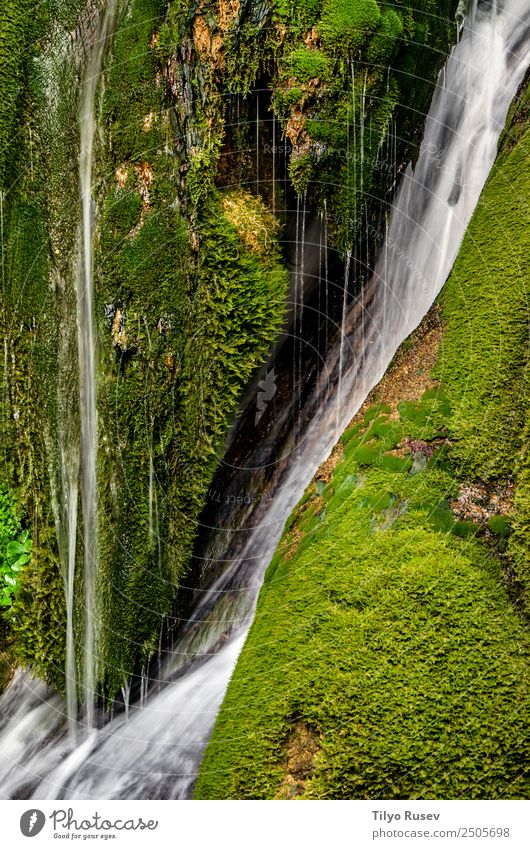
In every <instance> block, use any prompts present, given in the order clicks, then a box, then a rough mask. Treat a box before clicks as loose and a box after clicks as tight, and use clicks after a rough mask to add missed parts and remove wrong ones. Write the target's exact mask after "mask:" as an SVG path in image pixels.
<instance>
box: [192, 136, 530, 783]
mask: <svg viewBox="0 0 530 849" xmlns="http://www.w3.org/2000/svg"><path fill="white" fill-rule="evenodd" d="M526 138H527V135H526V134H524V135H523V136H522V137H520V140H519V143H518V144H517V145H516V146H515V147H513V148H512V149H511V150H510V151H509V152H508V153H507V154H506V155H503V156H502V157H501V158H500V160H499V162H498V163H497V166H496V168H495V169H494V172H493V173H492V176H491V178H490V180H489V181H488V183H487V185H486V188H485V190H484V193H483V195H482V198H481V200H480V203H479V206H478V208H477V210H476V213H475V215H474V217H473V220H472V222H471V224H470V227H469V231H468V234H467V236H466V239H465V240H464V244H463V247H462V249H461V252H460V255H459V258H458V260H457V263H456V265H455V269H454V271H453V274H452V276H451V278H450V280H449V281H448V284H447V285H446V288H445V290H444V293H443V296H442V304H443V314H444V318H445V322H446V326H445V335H444V338H443V343H442V347H441V349H440V353H439V357H438V362H437V366H436V376H437V377H438V378H439V380H440V383H441V388H439V389H436V390H431V391H429V392H426V393H425V394H424V395H423V397H422V398H421V400H420V401H417V402H410V401H407V402H403V403H401V404H399V405H398V411H399V414H400V419H399V423H395V422H391V421H390V420H388V418H387V417H386V416H385V415H384V414H381V411H380V408H378V405H377V404H376V405H374V406H373V407H372V408H370V410H369V411H368V412H367V414H366V415H365V417H364V421H363V423H362V426H361V427H359V425H357V426H356V427H355V428H353V429H352V430H350V431H349V432H348V433H347V435H346V436H345V438H344V442H345V455H344V459H343V460H342V462H341V463H340V464H339V465H338V466H337V468H336V469H335V471H334V474H333V480H332V483H331V484H330V485H329V486H328V487H326V488H325V489H324V490H323V492H322V493H318V491H317V492H316V493H315V491H314V489H310V490H309V498H307V497H306V499H305V503H304V507H303V511H304V512H301V511H300V508H298V509H297V510H295V511H294V513H293V517H292V519H291V522H290V523H289V525H288V527H287V528H286V531H285V534H284V538H283V540H282V542H281V544H280V547H279V549H278V551H277V553H276V555H275V558H274V560H273V564H271V568H270V570H269V572H268V573H267V580H266V583H265V585H264V587H263V590H262V592H261V594H260V597H259V601H258V608H257V612H256V618H255V621H254V624H253V626H252V629H251V631H250V634H249V637H248V639H247V642H246V644H245V646H244V649H243V652H242V654H241V657H240V660H239V662H238V664H237V666H236V669H235V672H234V674H233V677H232V680H231V682H230V685H229V688H228V692H227V695H226V698H225V701H224V703H223V706H222V708H221V712H220V714H219V717H218V721H217V724H216V726H215V729H214V732H213V736H212V738H211V741H210V744H209V747H208V749H207V751H206V756H205V759H204V762H203V765H202V768H201V772H200V775H199V779H198V782H197V785H196V790H195V795H196V797H197V798H239V799H241V798H274V797H282V798H285V797H289V795H290V794H291V793H292V794H295V795H301V796H303V797H304V798H318V799H326V798H331V799H345V798H369V799H403V798H424V799H447V798H464V799H468V798H469V799H475V798H492V799H497V798H529V797H530V772H529V770H528V766H527V764H528V757H529V755H530V748H529V746H530V744H529V743H528V739H527V735H526V731H525V729H526V726H527V724H528V721H529V719H530V697H529V695H528V693H529V682H528V675H529V672H528V670H529V665H528V660H529V658H530V640H529V637H528V633H527V623H526V621H525V620H523V619H522V618H521V616H520V613H519V610H516V608H515V607H514V606H513V604H512V601H511V599H510V597H509V595H508V594H507V592H506V589H505V585H504V582H505V580H506V577H505V576H504V578H502V579H501V565H500V562H499V561H498V560H497V558H496V556H495V553H494V551H493V550H492V548H490V547H487V546H486V543H485V540H483V539H481V537H480V536H479V534H480V529H479V528H478V526H477V525H475V524H474V523H472V522H469V521H462V520H455V516H454V515H453V513H452V511H451V509H450V502H451V500H452V499H455V498H456V497H457V495H458V491H459V484H458V476H459V475H462V474H464V475H468V476H470V477H471V478H472V479H475V478H476V477H480V478H482V479H486V480H487V479H489V478H494V477H499V476H502V477H504V479H506V478H507V477H508V476H509V475H511V474H512V473H513V468H514V464H515V463H516V461H517V489H516V495H515V503H514V507H515V514H514V515H513V516H512V515H511V516H510V517H509V518H508V517H506V516H500V515H498V516H494V517H492V518H491V519H490V521H489V523H488V525H489V529H490V531H491V532H492V533H494V534H497V535H499V536H501V538H504V537H505V535H507V534H509V532H510V528H513V532H512V533H511V535H510V539H509V543H508V555H509V557H511V562H512V563H513V564H514V565H515V569H516V577H517V578H518V579H519V581H522V582H523V584H525V585H526V586H527V587H528V586H530V557H529V555H528V539H529V536H530V530H529V529H530V510H529V507H528V505H529V504H530V498H529V487H530V484H529V481H530V471H529V470H530V461H529V459H528V457H529V452H528V450H527V446H528V442H529V440H528V425H526V430H525V428H524V424H525V414H526V412H527V398H528V386H527V376H526V364H527V356H528V337H527V333H528V306H527V303H526V294H525V279H527V277H528V238H527V234H528V226H527V218H528V213H527V210H526V209H525V200H526V198H527V196H528V169H527V168H525V165H524V161H525V139H526ZM492 210H495V215H493V214H492ZM399 436H401V439H402V442H401V445H400V447H401V449H403V447H404V446H406V445H407V444H409V445H411V443H412V444H413V445H414V442H416V445H415V446H414V452H415V454H416V458H417V456H420V457H421V456H422V455H423V456H424V460H425V462H422V463H420V464H417V463H416V461H415V463H414V467H412V468H411V466H412V463H410V465H409V466H408V468H407V465H405V464H404V460H405V459H406V458H404V457H402V456H395V455H394V454H388V453H387V452H386V451H385V450H384V449H385V447H386V444H388V442H393V441H395V440H396V439H398V438H399ZM441 436H444V439H445V438H449V445H448V444H446V443H445V442H444V444H443V445H442V446H441V447H440V448H439V449H438V450H436V451H434V452H432V449H431V447H430V444H432V440H434V439H436V438H439V437H441ZM405 440H408V442H406V441H405ZM418 441H419V442H420V444H419V445H418V444H417V443H418ZM422 441H424V442H423V445H422ZM521 446H524V448H523V450H521ZM400 453H403V450H401V451H400ZM427 455H430V456H429V457H428V459H427ZM386 458H390V459H391V460H392V463H391V464H390V465H387V464H386ZM410 459H411V458H410ZM383 460H385V462H383ZM394 461H395V465H394ZM400 463H401V464H402V465H401V468H400V465H399V464H400ZM306 495H307V494H306ZM320 495H322V496H323V497H324V499H325V502H326V510H325V516H324V520H323V521H322V522H321V523H319V524H318V525H317V524H314V523H312V522H311V521H307V522H306V520H305V519H304V518H303V517H304V516H305V515H307V514H310V512H311V511H312V509H313V508H312V505H311V501H312V499H313V498H315V497H317V496H320ZM314 509H316V506H315V508H314ZM303 527H305V528H306V534H305V536H302V539H301V540H300V531H301V530H302V528H303ZM501 545H503V546H504V548H506V544H505V543H504V542H502V539H501V544H499V546H498V547H497V548H498V550H501ZM301 720H303V722H304V723H305V725H306V726H307V727H309V728H311V729H312V732H313V734H314V737H315V740H317V741H318V746H317V748H318V751H317V753H316V754H315V755H314V756H313V758H312V764H311V766H310V767H309V768H308V769H307V770H306V776H305V779H304V780H303V781H302V782H299V783H298V786H295V783H294V782H291V781H290V778H289V776H288V775H287V769H288V768H287V766H286V763H287V749H288V746H289V743H290V741H291V740H292V739H293V734H294V733H295V730H296V728H297V725H298V723H299V721H301Z"/></svg>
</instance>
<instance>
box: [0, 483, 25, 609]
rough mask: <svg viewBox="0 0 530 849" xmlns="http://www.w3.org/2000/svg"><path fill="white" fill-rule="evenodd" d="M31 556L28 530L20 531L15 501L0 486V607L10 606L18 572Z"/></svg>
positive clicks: (15, 589)
mask: <svg viewBox="0 0 530 849" xmlns="http://www.w3.org/2000/svg"><path fill="white" fill-rule="evenodd" d="M30 558H31V537H30V534H29V531H27V530H24V531H22V530H21V528H20V522H19V520H18V517H17V515H16V512H15V503H14V499H13V497H12V495H11V494H10V493H9V491H8V490H7V488H6V487H1V488H0V607H10V606H11V604H12V601H13V595H14V594H15V593H16V591H17V590H18V587H19V578H20V572H21V571H22V569H23V568H24V566H26V565H27V564H28V563H29V561H30Z"/></svg>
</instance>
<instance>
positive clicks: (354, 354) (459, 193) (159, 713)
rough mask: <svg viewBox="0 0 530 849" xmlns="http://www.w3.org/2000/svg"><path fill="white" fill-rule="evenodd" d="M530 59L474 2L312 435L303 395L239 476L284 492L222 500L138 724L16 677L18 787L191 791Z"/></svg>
mask: <svg viewBox="0 0 530 849" xmlns="http://www.w3.org/2000/svg"><path fill="white" fill-rule="evenodd" d="M529 60H530V8H529V4H528V0H505V2H504V3H503V4H501V3H499V4H498V5H493V4H489V3H488V4H480V5H478V6H477V5H476V3H475V4H474V5H473V8H472V11H471V13H470V15H469V17H468V19H467V23H466V25H465V26H464V30H463V34H462V37H461V40H460V43H459V44H458V46H457V47H456V48H455V49H454V51H453V53H452V54H451V56H450V58H449V60H448V62H447V65H446V68H445V71H444V74H443V77H442V78H441V79H442V80H443V84H442V83H441V82H440V84H439V85H438V87H437V90H436V92H435V95H434V98H433V102H432V106H431V110H430V112H429V116H428V119H427V123H426V128H425V136H424V140H423V143H422V147H421V151H420V155H419V159H418V162H417V165H416V167H415V169H414V170H413V169H412V168H411V167H409V168H408V170H407V172H406V174H405V175H404V178H403V181H402V184H401V186H400V189H399V191H398V193H397V196H396V199H395V202H394V204H393V207H392V210H391V216H390V222H389V226H388V229H387V236H386V243H385V245H384V248H383V250H382V251H381V252H380V255H379V259H378V261H377V264H376V267H375V269H374V271H373V274H372V276H371V279H370V280H369V281H368V283H367V285H366V287H365V291H364V294H363V303H362V305H361V304H360V302H355V303H354V304H353V305H352V306H351V307H350V308H349V310H348V312H347V316H346V319H345V321H344V327H343V328H341V332H340V333H339V334H338V336H337V338H336V339H335V341H334V342H333V344H332V345H331V347H330V351H329V355H328V357H327V360H326V364H325V366H326V367H325V370H324V371H323V373H322V376H321V377H320V379H319V381H318V382H317V385H316V387H315V390H314V392H313V393H312V396H311V397H310V399H309V400H308V402H307V403H306V405H305V407H304V409H303V411H302V416H303V425H304V427H303V432H302V433H301V434H299V441H298V444H297V445H294V440H293V436H292V434H293V432H295V428H296V422H294V421H293V420H292V419H293V410H294V409H295V403H296V402H295V401H294V400H288V402H287V403H286V404H285V408H284V409H282V411H281V414H280V416H278V417H277V421H275V422H274V423H273V425H272V428H271V433H270V435H269V437H268V439H269V443H270V441H271V440H272V441H274V438H275V435H277V433H279V432H281V429H282V427H284V426H285V422H286V420H289V418H290V421H291V431H290V432H289V433H288V435H287V437H286V438H285V440H284V444H282V445H280V446H277V448H276V454H277V456H280V455H281V459H280V460H279V461H278V462H277V463H276V464H275V465H274V468H273V470H272V471H271V469H270V468H269V465H270V464H267V458H268V456H269V454H268V453H267V448H268V446H267V445H262V446H258V448H256V449H255V451H254V453H253V454H252V456H251V457H250V458H249V460H248V462H247V467H246V469H242V470H240V472H239V473H238V474H237V475H235V477H234V479H233V481H232V484H231V487H232V491H235V492H237V491H238V490H239V491H241V490H243V489H246V490H252V491H255V490H256V476H257V475H258V476H259V474H261V475H262V478H263V481H266V483H267V485H268V487H269V489H270V490H271V491H272V496H271V498H270V499H267V500H259V499H258V500H257V501H256V502H252V501H251V500H250V503H249V506H248V508H246V509H244V510H242V511H240V515H239V525H238V527H234V525H233V524H228V523H227V524H226V525H225V524H222V520H223V510H222V509H220V511H219V515H218V523H217V525H218V527H217V530H216V533H215V534H214V535H213V536H212V540H211V547H210V551H209V555H208V553H207V555H206V556H207V558H208V557H209V560H210V562H209V563H205V567H206V566H208V567H209V569H210V570H211V571H212V572H213V568H214V567H215V568H216V569H217V571H218V577H217V578H216V579H215V580H214V581H213V582H212V583H211V585H210V586H209V588H208V590H207V591H206V592H204V594H203V595H202V596H201V597H200V598H199V600H198V602H197V604H196V606H195V608H194V609H193V611H192V614H191V616H190V618H189V620H188V622H187V624H186V626H185V627H184V628H183V630H182V633H181V635H180V637H179V639H178V640H177V642H176V643H175V645H174V646H173V647H172V650H171V651H169V652H167V654H166V656H165V658H164V660H163V663H162V664H161V669H160V673H159V678H160V681H157V682H152V687H151V692H150V693H148V695H147V697H146V698H145V685H144V684H142V694H143V695H142V699H140V702H139V703H133V704H130V705H129V710H128V719H127V717H126V716H125V715H124V714H123V713H122V714H121V715H119V716H117V717H115V718H114V719H112V720H111V721H110V722H108V723H107V724H106V725H104V726H103V727H102V728H100V729H99V730H97V731H96V730H93V731H91V732H90V733H89V734H87V735H86V736H85V737H84V739H82V740H80V741H79V744H78V745H73V744H72V741H71V740H69V739H68V736H67V735H66V734H65V733H64V732H63V731H62V730H61V729H62V709H61V702H60V700H59V698H58V697H57V696H56V695H54V694H52V693H47V692H46V690H45V688H44V686H43V685H42V684H40V683H39V682H35V681H32V680H31V679H29V678H28V677H27V676H26V675H25V673H22V672H19V673H18V674H17V676H16V678H15V680H14V682H13V683H12V685H11V686H10V688H9V689H8V690H7V691H6V693H5V694H4V695H3V696H2V698H1V700H0V709H1V716H2V719H1V720H0V723H1V724H0V749H1V751H2V763H1V764H0V781H1V791H2V794H3V795H4V796H15V795H16V796H21V795H24V796H29V795H31V796H34V797H35V798H41V799H42V798H61V797H64V798H185V797H187V796H189V794H190V791H191V787H192V785H193V781H194V778H195V776H196V773H197V770H198V767H199V764H200V761H201V757H202V753H203V751H204V747H205V745H206V743H207V740H208V737H209V734H210V732H211V729H212V726H213V723H214V721H215V717H216V714H217V711H218V709H219V705H220V703H221V700H222V698H223V694H224V692H225V689H226V686H227V683H228V680H229V678H230V674H231V671H232V669H233V666H234V663H235V661H236V659H237V657H238V654H239V652H240V650H241V647H242V645H243V642H244V639H245V636H246V633H247V630H248V628H249V626H250V622H251V620H252V617H253V613H254V608H255V603H256V599H257V596H258V593H259V589H260V586H261V583H262V580H263V576H264V572H265V569H266V567H267V565H268V563H269V561H270V558H271V556H272V554H273V553H274V550H275V548H276V546H277V543H278V540H279V538H280V536H281V533H282V530H283V527H284V524H285V521H286V519H287V517H288V515H289V513H290V512H291V510H292V509H293V507H294V506H295V505H296V503H297V501H298V500H299V498H300V496H301V495H302V493H303V491H304V489H305V487H306V486H307V484H308V483H309V481H310V480H311V478H312V476H313V475H314V473H315V471H316V469H317V468H318V466H319V465H320V464H321V463H322V462H323V461H324V460H325V459H326V457H327V456H328V455H329V452H330V450H331V449H332V447H333V445H334V444H335V442H336V440H337V438H338V437H339V436H340V434H341V432H342V431H343V430H344V428H345V427H346V426H347V424H348V422H349V421H350V419H351V417H352V416H353V415H354V414H355V412H356V411H357V409H358V408H359V406H360V405H361V404H362V402H363V401H364V399H365V398H366V396H367V394H368V392H369V391H370V389H371V388H372V387H373V386H374V385H375V384H376V383H377V382H378V380H379V379H380V378H381V376H382V374H383V373H384V371H385V369H386V367H387V366H388V363H389V361H390V360H391V358H392V356H393V355H394V353H395V351H396V350H397V348H398V346H399V345H400V343H401V342H402V341H403V339H404V338H405V337H406V336H407V335H408V334H409V333H410V332H411V330H412V329H413V328H414V327H415V326H417V325H418V323H419V322H420V320H421V319H422V317H423V315H424V314H425V312H426V311H427V310H428V308H429V307H430V305H431V304H432V302H433V301H434V299H435V297H436V295H437V294H438V292H439V291H440V289H441V287H442V286H443V283H444V281H445V279H446V277H447V275H448V273H449V272H450V269H451V267H452V264H453V262H454V259H455V257H456V255H457V253H458V250H459V247H460V244H461V241H462V238H463V235H464V233H465V230H466V228H467V225H468V223H469V219H470V217H471V215H472V212H473V210H474V208H475V206H476V203H477V201H478V198H479V195H480V192H481V190H482V188H483V185H484V182H485V180H486V178H487V176H488V174H489V171H490V169H491V166H492V164H493V161H494V159H495V154H496V145H497V140H498V137H499V134H500V132H501V130H502V128H503V126H504V122H505V118H506V114H507V110H508V106H509V104H510V102H511V100H512V99H513V97H514V95H515V93H516V90H517V87H518V85H519V83H520V81H521V79H522V77H523V75H524V72H525V70H526V68H527V66H528V63H529ZM363 313H364V315H363ZM361 327H363V329H364V330H363V332H362V333H361V332H360V330H361ZM344 339H346V340H347V343H348V344H347V346H346V347H345V348H343V343H344ZM341 352H342V357H341ZM339 379H340V384H341V390H340V391H341V396H340V397H341V399H342V400H341V404H340V408H339V416H338V420H337V391H338V383H339ZM293 448H295V449H296V450H293ZM284 449H285V450H284ZM256 469H261V472H259V473H257V472H256ZM253 487H254V489H252V488H253ZM228 512H229V511H225V513H228ZM231 519H233V516H231Z"/></svg>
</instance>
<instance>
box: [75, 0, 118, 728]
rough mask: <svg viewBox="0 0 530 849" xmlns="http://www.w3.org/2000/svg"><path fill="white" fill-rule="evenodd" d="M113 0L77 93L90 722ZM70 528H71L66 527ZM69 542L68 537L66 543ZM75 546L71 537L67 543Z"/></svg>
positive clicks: (90, 711)
mask: <svg viewBox="0 0 530 849" xmlns="http://www.w3.org/2000/svg"><path fill="white" fill-rule="evenodd" d="M117 5H118V0H107V3H106V5H105V7H104V9H103V10H102V12H101V13H100V18H99V22H98V28H97V32H96V37H95V40H94V44H93V46H92V48H91V50H90V52H89V57H88V62H87V64H86V68H85V76H84V79H83V82H82V85H81V94H80V99H79V125H80V139H81V146H80V154H79V191H80V196H81V211H82V218H81V236H80V246H81V250H80V258H79V268H78V274H77V289H76V294H77V327H78V350H79V403H80V422H81V503H82V509H83V559H84V588H85V644H84V659H83V670H84V703H85V710H86V722H87V724H88V725H89V726H92V725H93V724H94V703H95V674H96V671H95V657H96V638H97V634H96V629H97V612H96V577H97V563H98V535H97V480H96V464H97V445H98V434H97V408H96V342H95V333H94V317H93V299H94V281H93V256H92V239H93V212H92V170H93V159H94V133H95V130H96V121H95V114H94V113H95V98H96V89H97V86H98V82H99V78H100V74H101V69H102V64H103V59H104V56H105V53H106V48H107V41H108V39H109V37H110V35H111V33H112V31H113V27H114V23H115V19H116V14H117ZM72 530H73V529H72ZM71 544H72V543H71ZM73 545H74V547H75V543H73Z"/></svg>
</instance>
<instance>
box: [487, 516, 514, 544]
mask: <svg viewBox="0 0 530 849" xmlns="http://www.w3.org/2000/svg"><path fill="white" fill-rule="evenodd" d="M488 528H489V529H490V531H491V532H492V534H495V535H496V536H498V537H501V538H502V539H504V538H505V537H507V536H509V535H510V531H511V521H510V517H509V516H492V517H491V519H488Z"/></svg>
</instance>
